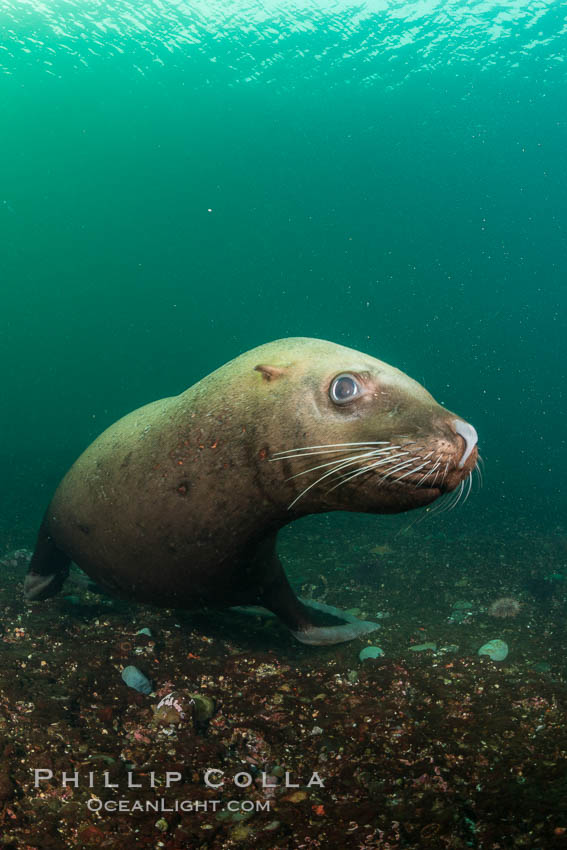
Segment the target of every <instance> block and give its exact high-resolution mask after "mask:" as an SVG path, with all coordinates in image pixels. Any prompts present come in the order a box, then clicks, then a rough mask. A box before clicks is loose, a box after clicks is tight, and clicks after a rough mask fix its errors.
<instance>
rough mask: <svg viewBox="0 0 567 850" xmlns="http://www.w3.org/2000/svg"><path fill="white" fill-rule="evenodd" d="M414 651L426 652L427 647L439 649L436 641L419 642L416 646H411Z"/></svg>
mask: <svg viewBox="0 0 567 850" xmlns="http://www.w3.org/2000/svg"><path fill="white" fill-rule="evenodd" d="M410 649H411V651H412V652H425V650H426V649H432V650H433V652H435V651H436V649H437V644H436V643H432V642H429V643H418V644H417V645H416V646H410Z"/></svg>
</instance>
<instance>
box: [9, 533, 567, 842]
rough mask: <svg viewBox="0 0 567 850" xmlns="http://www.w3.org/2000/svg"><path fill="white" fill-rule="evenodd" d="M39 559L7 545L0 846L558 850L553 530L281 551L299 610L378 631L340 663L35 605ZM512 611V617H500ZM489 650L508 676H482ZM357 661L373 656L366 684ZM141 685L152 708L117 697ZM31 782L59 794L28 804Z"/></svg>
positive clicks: (171, 616)
mask: <svg viewBox="0 0 567 850" xmlns="http://www.w3.org/2000/svg"><path fill="white" fill-rule="evenodd" d="M347 529H350V533H349V532H347ZM353 529H354V532H355V533H352V530H353ZM381 529H382V530H381ZM29 542H30V541H29V540H14V539H10V538H8V537H6V539H2V538H1V536H0V560H2V559H3V563H2V565H1V566H0V569H1V570H2V577H3V581H2V583H1V588H0V604H1V609H2V621H1V637H2V645H1V648H2V664H1V666H0V836H1V838H0V847H5V848H18V850H31V848H34V850H35V848H38V850H39V848H41V850H60V848H61V850H63V848H69V847H86V848H89V847H95V846H96V847H107V848H121V850H128V848H131V847H132V848H134V847H136V848H164V850H181V848H208V850H215V848H229V847H239V846H248V845H250V844H252V843H253V844H254V846H255V847H257V848H290V850H291V848H293V850H296V848H300V849H301V850H303V848H318V847H320V848H345V847H353V848H359V849H360V850H364V848H384V850H398V848H399V849H400V850H401V848H407V850H414V848H415V850H417V849H418V848H452V849H453V848H454V850H459V849H460V848H469V847H470V848H479V850H480V849H481V848H482V850H500V849H501V848H529V850H540V848H541V850H546V848H556V847H557V848H567V757H566V754H567V684H566V677H567V663H566V659H565V646H566V637H567V636H566V628H567V621H566V617H565V614H566V606H567V581H566V580H565V579H567V536H565V532H563V531H562V530H561V529H558V530H557V529H556V530H554V532H553V533H551V532H550V534H549V535H548V536H546V535H544V534H540V535H535V534H528V533H527V532H526V533H524V534H521V533H518V532H517V531H516V530H514V529H505V528H504V529H501V531H500V535H499V537H498V538H497V539H495V537H494V535H493V534H492V535H489V534H488V533H487V532H483V531H482V530H480V531H479V530H476V531H475V532H474V533H473V532H472V531H471V529H470V528H468V529H467V531H463V532H462V533H461V534H456V533H454V532H452V533H451V534H450V535H444V534H443V533H442V531H441V530H439V528H438V529H437V531H436V532H432V531H431V530H428V531H427V532H424V530H423V529H419V530H412V531H410V532H408V533H407V534H404V535H395V534H394V533H393V532H392V531H391V529H389V526H388V523H385V524H382V525H379V524H377V523H376V521H375V520H374V519H368V518H357V520H356V522H354V524H351V525H347V524H346V523H345V524H344V525H341V524H340V523H339V525H336V524H332V523H331V522H330V521H327V519H326V518H319V519H318V521H317V522H314V523H311V524H309V523H307V524H306V523H298V524H296V525H295V526H293V527H291V528H290V529H286V530H285V532H284V534H283V535H282V540H281V546H280V550H281V555H282V560H283V561H284V562H285V565H286V569H287V571H288V574H289V576H290V579H291V580H292V583H293V584H294V585H295V587H296V588H297V589H298V591H299V592H300V593H301V594H302V595H303V596H308V597H309V596H310V597H312V598H313V599H315V600H320V601H325V602H327V603H330V604H332V605H336V606H338V607H341V608H344V609H355V610H356V611H357V613H359V614H360V616H362V617H363V618H365V619H366V618H367V619H373V618H375V616H376V614H377V613H378V612H380V613H386V614H387V615H388V616H387V617H384V618H382V619H381V620H380V622H381V626H382V627H381V629H380V630H379V631H377V632H375V633H374V634H371V635H369V636H367V637H365V638H364V639H360V640H357V641H353V642H351V643H347V644H343V645H340V646H333V647H327V648H314V647H306V646H302V645H300V644H298V643H297V642H295V641H294V639H293V638H292V637H291V636H290V635H289V634H288V633H287V632H286V630H285V629H284V628H283V627H282V626H281V625H280V624H279V623H278V622H277V621H275V620H268V619H263V618H260V617H250V616H245V615H243V614H236V613H232V612H226V613H225V612H223V613H220V612H215V611H207V612H202V611H200V612H180V611H172V610H169V609H158V608H150V607H147V606H139V605H134V604H126V603H123V602H117V601H113V600H111V599H109V598H108V597H104V596H100V595H98V594H96V593H94V592H92V591H91V590H88V589H85V588H84V587H82V586H80V585H76V584H68V585H66V587H65V589H64V591H63V592H62V594H61V595H60V596H59V597H57V598H54V599H51V600H48V601H46V602H43V603H37V604H34V605H26V604H25V603H24V602H23V600H22V596H21V582H22V578H23V572H24V567H23V559H20V560H18V558H11V557H9V553H10V552H11V550H13V549H15V548H18V547H23V546H26V545H28V546H29ZM2 553H5V554H4V556H3V555H2ZM501 597H506V598H512V599H513V600H515V601H516V602H517V603H518V605H519V607H518V608H517V609H514V612H513V615H512V616H508V617H496V616H492V615H491V614H490V613H489V610H488V609H489V607H490V605H491V604H492V603H493V602H494V601H495V600H497V599H499V598H501ZM142 628H143V629H146V630H149V632H150V634H149V635H148V634H138V631H139V630H140V629H142ZM491 639H501V640H503V641H505V642H506V643H507V644H508V647H509V654H508V656H507V658H506V659H505V660H504V661H500V662H495V661H493V660H491V659H490V658H489V657H479V655H478V654H477V653H478V648H479V647H480V646H481V645H482V644H484V643H486V642H487V641H489V640H491ZM423 644H434V645H435V647H436V648H435V649H423V650H421V651H412V650H411V649H410V647H412V646H413V647H416V646H422V645H423ZM368 645H375V646H379V647H381V648H382V649H383V650H384V655H383V656H382V657H380V658H377V659H368V660H365V661H363V662H361V661H360V660H359V653H360V651H361V650H362V649H363V648H364V647H366V646H368ZM129 665H133V666H135V667H137V668H138V669H139V670H140V671H141V672H142V673H144V674H145V675H146V676H147V678H148V679H149V680H150V681H151V683H152V687H153V691H152V693H150V694H143V693H139V692H137V691H136V690H133V689H132V688H129V687H127V686H126V684H125V683H124V682H123V680H122V677H121V672H122V670H123V669H124V668H125V667H127V666H129ZM171 692H173V693H175V694H176V695H177V696H176V698H174V700H171V701H170V702H171V705H168V706H166V709H167V710H166V711H165V713H164V709H163V708H162V709H160V710H158V709H157V706H158V704H159V703H160V700H161V699H162V698H163V697H164V696H166V695H167V694H169V693H171ZM175 700H177V703H178V704H177V707H175V706H174V705H173V702H174V701H175ZM179 706H181V708H182V709H183V710H182V711H181V709H180V708H179ZM182 715H184V716H182ZM207 768H212V769H214V770H215V771H218V772H217V773H214V774H211V775H210V778H211V779H212V780H213V781H214V782H215V784H216V785H217V786H220V787H215V788H211V787H207V785H206V784H205V781H204V778H205V771H206V769H207ZM34 770H42V771H45V773H44V774H41V775H42V776H47V775H48V773H47V772H48V771H51V773H52V774H53V777H52V778H51V779H49V780H43V781H40V782H39V784H38V786H37V787H35V785H34ZM63 772H66V773H67V774H68V775H71V774H75V773H77V774H78V777H77V780H78V781H77V782H76V783H75V784H73V783H70V784H65V783H64V782H63ZM168 772H169V774H170V779H171V777H175V778H174V780H173V781H172V783H171V787H169V788H168V787H166V779H167V774H168ZM221 772H222V774H221ZM91 774H92V776H91ZM314 774H315V779H314V780H313V775H314ZM310 778H311V779H312V782H311V784H310V785H309V780H310ZM286 779H287V781H286ZM129 781H130V784H131V785H134V784H136V785H139V786H141V787H136V788H134V787H132V788H129V787H128V782H129ZM239 782H240V783H241V784H242V785H246V783H249V784H248V785H247V787H239V786H238V783H239ZM105 785H106V786H116V787H105ZM91 786H92V787H91ZM152 786H153V787H152ZM264 786H268V787H264ZM162 801H163V802H162ZM184 801H187V802H185V805H186V807H187V806H188V805H189V803H190V804H191V805H192V811H180V810H178V811H175V808H176V806H177V807H179V806H180V804H181V803H183V802H184ZM119 803H120V806H121V807H122V810H117V809H119V808H120V806H119V805H118V804H119ZM148 806H149V807H150V808H149V810H147V808H146V807H148ZM160 807H161V809H163V810H161V809H160ZM97 809H98V810H97Z"/></svg>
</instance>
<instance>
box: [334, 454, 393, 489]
mask: <svg viewBox="0 0 567 850" xmlns="http://www.w3.org/2000/svg"><path fill="white" fill-rule="evenodd" d="M402 454H409V453H408V452H402V453H401V454H398V455H396V457H402ZM390 460H392V458H386V459H385V460H379V461H377V462H376V463H371V464H368V465H367V466H362V467H361V468H360V469H357V470H356V471H355V472H347V473H343V474H342V475H339V476H338V477H339V478H340V479H341V480H340V481H339V482H338V483H337V484H335V485H334V486H333V487H330V488H329V490H327V493H330V492H331V491H332V490H336V489H337V487H340V485H341V484H346V483H347V482H348V481H350V480H351V479H353V478H356V477H357V475H362V474H363V473H364V472H368V471H369V470H371V469H376V467H377V466H382V465H383V464H384V463H387V462H388V461H390Z"/></svg>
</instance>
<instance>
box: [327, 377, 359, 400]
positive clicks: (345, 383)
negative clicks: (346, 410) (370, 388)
mask: <svg viewBox="0 0 567 850" xmlns="http://www.w3.org/2000/svg"><path fill="white" fill-rule="evenodd" d="M329 395H330V397H331V401H334V402H335V404H346V403H347V402H349V401H352V400H353V399H354V398H356V397H357V396H358V395H360V384H359V383H358V381H357V380H356V378H354V377H353V376H352V375H337V377H336V378H335V379H334V380H333V382H332V384H331V386H330V388H329Z"/></svg>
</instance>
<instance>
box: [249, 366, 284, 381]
mask: <svg viewBox="0 0 567 850" xmlns="http://www.w3.org/2000/svg"><path fill="white" fill-rule="evenodd" d="M254 371H255V372H261V373H262V377H263V379H264V380H265V381H273V380H274V379H275V378H281V376H282V375H285V373H286V369H285V368H282V367H281V366H265V365H264V364H263V363H259V364H258V365H257V366H254Z"/></svg>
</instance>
